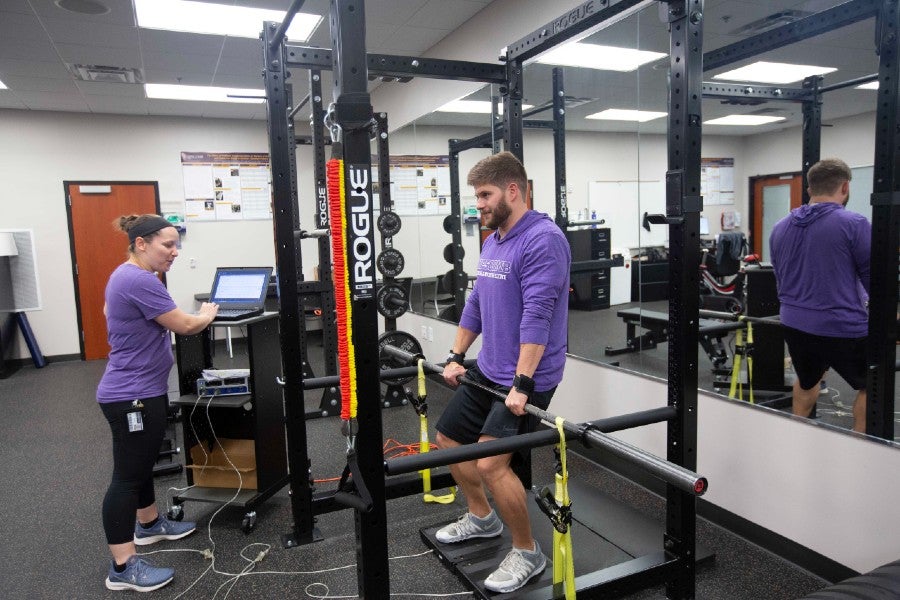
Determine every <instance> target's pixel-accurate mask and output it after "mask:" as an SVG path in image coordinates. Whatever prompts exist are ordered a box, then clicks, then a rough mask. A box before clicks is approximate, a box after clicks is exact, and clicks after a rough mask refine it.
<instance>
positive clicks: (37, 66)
mask: <svg viewBox="0 0 900 600" xmlns="http://www.w3.org/2000/svg"><path fill="white" fill-rule="evenodd" d="M12 75H19V76H22V77H37V78H50V79H70V78H71V77H72V75H71V74H70V73H69V71H68V69H66V67H65V65H63V64H62V62H60V61H59V60H57V61H56V62H41V61H36V60H14V59H7V58H0V79H3V77H4V76H7V77H8V76H12Z"/></svg>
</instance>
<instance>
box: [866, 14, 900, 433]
mask: <svg viewBox="0 0 900 600" xmlns="http://www.w3.org/2000/svg"><path fill="white" fill-rule="evenodd" d="M898 13H900V8H898V2H897V0H883V2H882V5H881V13H880V15H879V18H878V21H877V23H878V27H879V29H878V34H877V38H876V39H877V43H878V48H877V50H878V56H879V67H878V109H877V111H876V113H875V166H874V169H873V171H874V177H873V184H872V260H871V285H870V290H871V293H870V297H869V341H868V360H869V376H868V381H867V389H868V398H867V401H866V402H867V405H866V433H868V434H869V435H875V436H878V437H881V438H884V439H886V440H892V439H894V435H895V433H894V406H895V401H896V399H895V398H894V381H895V377H896V375H895V361H896V359H897V345H896V340H897V300H898V292H897V262H898V261H897V248H898V244H900V123H898V117H897V110H898V94H900V88H898V85H900V81H898V78H900V16H898Z"/></svg>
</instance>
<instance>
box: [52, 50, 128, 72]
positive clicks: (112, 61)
mask: <svg viewBox="0 0 900 600" xmlns="http://www.w3.org/2000/svg"><path fill="white" fill-rule="evenodd" d="M56 49H57V51H58V52H59V55H60V57H62V59H63V60H64V61H65V62H67V63H70V64H76V65H104V66H114V67H129V68H136V69H138V68H140V67H141V62H142V59H141V51H140V50H139V49H138V48H136V47H135V48H113V47H109V46H89V45H81V44H57V45H56Z"/></svg>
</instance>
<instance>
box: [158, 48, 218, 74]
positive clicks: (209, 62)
mask: <svg viewBox="0 0 900 600" xmlns="http://www.w3.org/2000/svg"><path fill="white" fill-rule="evenodd" d="M217 59H218V57H217V56H212V55H209V54H183V53H180V52H144V68H145V69H163V70H166V71H174V72H179V71H182V70H183V71H189V72H194V73H197V72H204V73H209V77H210V78H211V77H212V74H213V72H214V70H215V68H216V62H217Z"/></svg>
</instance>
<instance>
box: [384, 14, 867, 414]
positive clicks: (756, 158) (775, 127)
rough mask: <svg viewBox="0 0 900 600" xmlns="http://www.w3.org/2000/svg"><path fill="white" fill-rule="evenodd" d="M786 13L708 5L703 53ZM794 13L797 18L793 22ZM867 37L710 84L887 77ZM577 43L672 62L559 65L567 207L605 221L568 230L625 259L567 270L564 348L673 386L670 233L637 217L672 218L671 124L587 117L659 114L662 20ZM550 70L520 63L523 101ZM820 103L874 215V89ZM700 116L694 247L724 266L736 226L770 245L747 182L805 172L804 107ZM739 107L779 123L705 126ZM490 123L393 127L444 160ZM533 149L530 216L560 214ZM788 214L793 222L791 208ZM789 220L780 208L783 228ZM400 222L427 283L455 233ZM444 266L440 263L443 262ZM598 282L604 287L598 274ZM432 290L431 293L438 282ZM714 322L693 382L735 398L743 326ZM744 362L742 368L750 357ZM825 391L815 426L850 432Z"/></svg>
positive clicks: (804, 48) (824, 45) (770, 106)
mask: <svg viewBox="0 0 900 600" xmlns="http://www.w3.org/2000/svg"><path fill="white" fill-rule="evenodd" d="M839 3H840V2H837V1H834V2H818V3H816V5H815V7H813V8H812V9H811V10H825V9H827V8H830V7H832V6H835V5H837V4H839ZM791 4H792V3H790V2H787V1H786V0H779V1H774V0H773V1H766V2H758V3H753V5H752V6H751V5H749V4H747V3H738V2H731V1H726V2H719V3H709V5H708V6H707V7H706V11H705V27H706V39H705V42H704V48H705V51H706V52H710V51H712V50H716V49H718V48H721V47H723V46H726V45H728V44H731V43H733V42H735V41H738V40H741V39H745V38H746V37H748V36H749V35H752V34H753V33H754V32H755V31H756V30H759V31H765V19H766V18H767V17H769V16H770V15H772V14H774V13H777V12H779V11H789V12H790V9H792V8H794V7H792V6H791ZM804 14H805V13H804ZM800 16H803V15H795V17H798V18H799V17H800ZM786 18H787V17H786ZM791 18H794V17H791ZM770 26H771V24H770ZM873 39H874V21H873V20H872V19H868V20H865V21H862V22H859V23H856V24H854V25H851V26H848V27H845V28H842V29H840V30H837V31H834V32H831V33H828V34H825V35H822V36H819V37H817V38H813V39H811V40H807V41H804V42H800V43H796V44H792V45H790V46H788V47H786V48H784V49H781V50H777V51H771V52H768V53H766V54H764V55H762V56H759V57H753V58H752V59H748V60H745V61H742V62H740V63H736V64H735V65H729V66H726V67H722V68H718V69H714V70H711V71H708V72H706V73H704V75H703V80H704V81H721V80H715V79H714V77H715V76H716V75H719V74H721V73H723V72H725V71H727V70H730V69H732V68H734V67H736V66H743V65H745V64H748V63H751V62H753V61H754V60H767V61H775V62H793V63H803V64H813V65H818V64H822V63H823V61H824V62H825V63H827V65H823V66H830V67H832V68H836V69H837V71H835V72H833V73H830V74H826V75H825V76H824V81H823V84H824V85H830V84H832V83H837V82H843V81H847V80H851V79H854V78H857V77H864V76H866V75H869V74H872V73H875V72H877V69H878V60H877V57H876V55H875V53H874V48H873V44H872V40H873ZM582 42H583V43H591V44H602V45H607V46H618V47H630V48H636V49H638V50H643V51H651V52H659V53H662V54H665V56H663V57H661V58H657V59H656V60H652V61H650V62H649V63H647V64H644V65H643V66H641V67H639V68H638V69H636V70H633V71H628V72H612V71H601V70H598V69H587V68H579V67H573V66H564V67H562V69H563V76H564V89H565V95H566V115H565V117H566V119H565V120H566V130H565V132H566V145H565V155H566V169H567V181H566V200H567V206H568V211H569V220H570V221H579V220H588V221H589V220H591V218H592V215H594V214H595V211H596V219H597V220H599V219H603V220H605V222H604V223H602V224H586V225H580V226H575V227H572V228H570V229H571V231H570V234H574V235H575V236H576V237H578V236H580V237H584V238H588V239H590V238H591V236H596V235H598V234H597V230H603V229H608V230H609V233H608V237H609V239H608V252H609V254H610V255H613V256H614V255H617V254H618V255H621V256H622V264H621V266H612V267H610V268H609V271H608V273H605V274H603V275H604V276H603V277H600V278H599V279H598V278H597V277H594V276H595V275H597V273H590V272H588V277H587V278H586V279H587V282H586V283H584V278H582V279H581V283H577V284H576V282H575V277H574V276H573V293H574V292H575V291H576V290H575V288H579V287H580V289H579V290H577V292H578V293H577V296H578V297H577V298H574V299H573V302H574V304H573V305H572V307H571V309H570V328H569V352H570V353H571V354H573V355H575V356H578V357H582V358H584V359H587V360H590V361H597V362H603V363H617V364H618V366H620V367H621V368H625V369H628V370H631V371H635V372H640V373H646V374H649V375H654V376H658V377H661V378H666V377H667V368H668V367H667V352H668V344H667V343H666V342H665V332H664V327H665V324H666V321H667V313H668V298H667V292H668V289H667V288H668V283H667V282H668V264H667V246H668V239H667V237H668V235H667V233H668V232H667V227H666V226H662V225H650V230H649V231H648V230H647V229H645V228H644V227H643V215H644V213H648V214H662V213H664V212H665V200H664V198H665V196H664V194H665V185H664V179H665V173H666V169H667V145H666V142H667V140H666V134H667V131H666V125H667V120H666V117H665V115H663V116H661V117H660V118H656V119H650V120H647V121H643V122H625V121H617V120H610V121H606V120H597V119H588V118H587V117H588V116H589V115H592V114H595V113H598V112H600V111H603V110H605V109H608V108H617V109H629V110H642V111H657V112H661V113H666V111H667V110H668V106H667V98H666V93H667V87H668V83H667V78H668V58H667V53H668V35H667V30H666V25H665V24H664V23H662V22H661V21H660V19H659V14H658V10H657V7H656V6H655V5H653V6H650V7H648V8H646V9H644V10H642V11H640V12H638V13H636V14H634V15H631V16H629V17H628V18H626V19H623V20H622V21H620V22H619V23H616V24H615V25H613V26H610V27H608V28H606V29H604V30H601V31H598V32H596V33H593V34H591V35H590V36H588V37H587V38H585V39H584V40H582ZM825 57H827V59H826V58H825ZM553 68H554V65H551V64H544V63H541V62H534V63H531V64H529V65H527V66H526V68H525V74H524V81H525V84H524V90H525V95H524V96H525V103H526V104H528V105H532V106H537V107H540V106H543V105H545V104H546V103H548V102H549V101H551V99H552V97H551V94H552V71H553ZM784 85H785V86H786V87H800V85H801V84H800V83H799V82H793V83H787V84H784ZM495 95H499V94H498V91H497V90H496V89H492V88H491V86H485V87H484V88H482V89H480V90H478V91H477V92H474V93H473V94H471V95H470V97H469V98H466V99H477V100H483V101H489V100H490V98H491V97H492V96H495ZM823 99H824V103H823V124H824V126H823V129H822V135H821V138H822V139H821V156H822V157H828V156H839V157H841V158H843V159H844V160H845V161H846V162H848V164H850V165H851V167H854V174H855V177H854V181H853V190H852V193H851V202H850V205H849V206H848V209H850V210H856V211H858V212H861V213H863V214H867V215H871V212H870V207H869V206H868V194H869V192H870V190H871V165H872V160H873V156H874V135H875V122H874V109H875V100H876V93H875V92H872V91H867V90H858V89H856V88H855V87H849V88H847V89H842V90H836V91H830V92H828V93H827V94H825V95H824V98H823ZM702 111H703V114H702V119H703V121H704V126H703V134H704V135H703V140H702V157H703V159H704V163H703V196H704V210H703V213H702V217H703V223H705V228H704V230H703V231H702V232H701V240H702V242H701V243H702V247H703V248H704V249H705V250H706V251H707V252H706V253H707V258H706V260H707V261H711V262H715V258H716V252H717V250H718V248H719V245H718V244H717V243H716V238H717V237H719V236H720V234H722V233H723V232H724V233H738V234H740V233H742V234H743V237H744V239H746V240H747V242H748V247H749V249H754V248H756V246H757V245H758V244H759V245H762V243H763V242H764V240H765V238H767V235H766V234H765V228H764V224H763V215H762V214H761V212H762V210H761V207H755V205H754V192H753V190H752V188H751V184H752V181H753V180H754V179H755V178H757V177H759V176H762V175H773V176H775V177H781V176H785V175H786V174H788V175H789V174H792V173H795V172H799V171H800V170H801V129H800V128H801V125H802V112H801V105H800V104H799V103H793V102H779V101H767V100H760V99H755V98H750V99H745V100H742V101H735V100H723V99H717V98H706V99H704V100H703V103H702ZM732 114H742V115H746V114H750V115H752V116H755V117H771V118H772V120H771V122H769V123H767V124H763V125H757V126H745V125H727V124H716V123H707V122H708V121H711V120H713V119H718V118H721V117H726V116H728V115H732ZM529 118H530V119H532V120H547V119H550V118H551V115H550V112H549V111H547V112H541V113H538V114H535V115H534V116H532V117H529ZM489 124H490V116H489V115H486V114H482V115H477V116H474V115H464V116H463V115H458V114H453V113H443V112H434V113H432V114H430V115H427V116H425V117H422V118H421V119H419V120H417V121H416V122H415V123H413V124H411V125H409V126H407V127H405V128H404V129H402V130H400V131H397V132H395V133H393V134H392V138H391V152H392V153H393V154H419V153H421V154H429V155H431V154H446V152H447V145H446V140H447V139H449V138H458V139H467V138H470V137H472V136H474V135H477V134H480V133H484V132H486V131H488V130H489ZM524 140H525V142H524V154H525V166H526V169H527V170H528V173H529V177H530V178H531V179H532V181H533V192H534V194H533V196H534V208H535V209H537V210H539V211H542V212H546V213H549V214H550V215H551V216H553V215H555V212H556V207H555V202H554V198H555V189H554V187H555V186H554V167H553V164H554V160H553V159H554V153H553V135H552V132H551V131H550V130H547V129H540V128H526V129H525V131H524ZM489 152H490V149H488V148H485V149H480V148H479V149H472V150H467V151H465V152H462V153H460V155H459V158H460V160H459V164H460V168H459V171H460V191H461V196H462V200H463V206H465V205H466V202H467V200H468V201H471V189H470V188H468V187H467V186H466V185H465V176H466V173H467V172H468V169H469V168H470V167H471V166H472V165H473V164H474V163H475V162H476V161H477V160H479V159H480V158H482V157H484V156H486V155H487V154H488V153H489ZM866 168H868V171H866ZM866 182H868V183H866ZM626 198H627V199H628V201H626V200H625V199H626ZM770 212H771V211H770ZM781 212H782V213H783V214H786V207H784V208H783V209H782V210H781ZM783 214H782V215H775V216H774V219H775V220H777V219H778V218H780V217H781V216H783ZM768 217H772V215H771V214H769V215H768ZM404 227H405V228H406V230H405V232H404V233H403V234H401V235H405V236H408V237H404V238H403V240H402V246H400V247H401V249H402V250H403V252H417V253H418V257H417V258H418V262H419V264H421V265H422V267H423V269H422V271H421V272H417V273H415V274H412V273H410V274H411V275H412V276H414V277H416V278H418V279H428V278H433V277H434V276H435V275H436V274H438V273H441V272H444V271H446V270H448V269H449V268H450V265H449V264H447V263H443V262H442V261H441V258H440V256H441V251H442V249H443V247H444V246H445V245H446V243H448V242H449V239H450V236H449V234H447V233H445V232H443V230H442V229H441V228H440V227H427V226H424V225H420V226H412V225H411V223H408V220H405V221H404ZM444 240H446V241H444ZM463 240H464V246H465V250H466V256H465V260H464V264H465V270H466V272H467V273H469V274H472V273H474V271H475V269H474V265H475V264H476V263H475V260H476V259H477V253H478V247H479V245H478V236H477V235H469V233H468V232H465V233H464V237H463ZM398 243H401V242H400V241H398ZM588 244H590V242H588ZM601 245H602V244H601ZM603 247H604V248H605V247H606V246H603ZM588 252H589V251H588ZM576 260H577V259H576ZM763 260H765V256H763ZM435 261H437V262H436V263H435ZM416 262H417V260H416V259H411V260H409V261H407V263H408V264H411V263H413V264H414V263H416ZM438 265H439V266H440V267H441V268H437V267H438ZM579 276H580V274H579ZM734 277H735V275H734V274H733V273H732V274H725V273H721V274H720V273H718V272H717V275H716V278H717V282H718V283H719V284H721V287H722V288H723V289H725V290H726V292H725V293H723V292H722V291H721V290H719V291H718V292H717V291H716V290H713V289H710V288H709V287H707V288H706V289H705V290H703V291H702V293H703V294H705V295H708V296H711V297H712V301H711V302H709V303H708V305H709V307H711V308H715V309H720V310H725V311H728V310H731V306H730V305H729V304H728V298H727V288H728V285H727V284H728V283H729V282H730V281H731V280H732V279H733V278H734ZM752 277H754V276H753V275H752V276H750V277H748V278H745V281H746V286H750V287H753V286H754V285H756V286H757V288H756V289H757V290H758V291H757V298H759V297H765V295H766V294H768V295H770V296H771V295H772V294H774V293H775V291H774V289H773V288H772V287H771V286H769V287H767V283H766V280H767V279H768V280H769V283H771V277H767V276H766V275H765V274H763V275H761V277H762V279H760V280H759V281H762V283H757V282H756V281H751V279H752ZM604 278H607V280H606V281H602V280H603V279H604ZM604 286H605V287H604ZM600 288H603V289H602V291H598V290H600ZM746 289H747V288H746V287H745V290H746ZM429 292H430V293H431V294H432V295H433V293H434V289H432V290H430V291H429ZM426 293H427V292H425V291H424V289H420V291H419V299H418V302H417V301H415V300H414V301H413V306H412V310H414V311H417V312H421V313H423V314H426V315H429V316H435V315H436V314H439V313H440V309H438V310H435V307H434V306H433V304H430V303H429V301H428V300H427V299H426V297H425V294H426ZM591 294H606V296H607V297H606V302H607V303H608V306H602V305H603V304H604V303H603V302H598V303H596V306H592V305H591V300H590V298H591ZM717 296H726V297H724V298H718V297H717ZM429 297H433V296H429ZM760 316H763V315H760ZM642 325H643V326H642ZM715 325H716V322H709V321H707V322H703V323H701V333H702V334H703V329H707V331H706V334H707V335H705V336H703V337H704V343H703V344H701V346H700V347H698V361H699V362H698V365H699V367H698V373H699V387H700V389H702V390H705V391H710V392H713V393H717V394H721V395H723V396H726V397H727V396H728V395H729V393H730V387H731V385H730V384H731V380H732V375H733V356H734V352H735V345H736V341H737V340H736V332H735V331H733V330H732V331H721V332H717V331H715ZM754 333H755V336H756V340H755V345H756V346H758V347H763V348H765V344H763V342H765V338H766V334H765V333H764V332H763V331H762V329H760V328H757V329H756V330H755V331H754ZM744 335H745V334H744ZM760 344H762V346H760ZM770 350H771V351H770ZM764 354H765V356H767V357H769V358H770V360H769V361H768V364H766V361H765V360H763V355H764ZM786 356H787V353H786V350H784V347H783V344H782V343H781V342H780V340H779V341H775V342H773V344H772V346H770V347H769V348H768V349H767V350H766V351H765V352H763V351H761V350H759V348H757V356H756V357H755V368H756V369H757V371H755V374H754V380H755V381H756V382H757V385H756V386H755V389H754V399H755V401H756V402H757V403H764V402H765V401H766V394H764V392H767V391H769V392H775V393H777V394H778V395H781V396H782V397H786V398H788V400H787V402H786V403H782V404H781V405H780V406H778V405H777V403H776V406H775V407H774V408H775V409H777V410H782V411H787V412H789V411H790V400H789V398H790V391H789V386H790V384H791V378H792V375H793V373H792V371H791V370H790V369H789V368H788V369H785V364H786V363H785V361H784V357H786ZM743 362H744V365H745V364H746V361H743ZM764 370H766V371H765V375H766V376H765V377H764V376H763V372H764ZM736 381H737V382H738V386H737V387H743V388H744V389H743V394H744V400H748V399H749V395H748V385H747V375H746V371H745V370H744V371H742V372H741V373H738V374H737V380H736ZM761 381H762V382H766V381H769V382H776V383H774V384H771V387H772V388H779V389H768V390H767V389H766V388H765V387H763V386H761V385H760V383H759V382H761ZM766 385H769V384H768V383H767V384H766ZM826 385H827V387H828V391H827V392H825V393H823V394H822V397H821V400H820V402H819V410H818V421H819V422H821V423H825V424H830V425H834V426H836V427H842V428H849V427H850V426H851V425H852V418H851V415H850V408H849V407H850V406H851V404H852V400H853V393H852V390H850V389H849V386H847V384H846V383H845V382H843V380H842V379H841V378H840V377H839V376H837V375H836V374H833V373H829V374H828V376H827V377H826ZM735 395H737V392H735Z"/></svg>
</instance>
